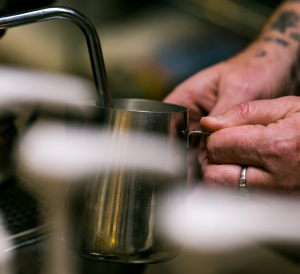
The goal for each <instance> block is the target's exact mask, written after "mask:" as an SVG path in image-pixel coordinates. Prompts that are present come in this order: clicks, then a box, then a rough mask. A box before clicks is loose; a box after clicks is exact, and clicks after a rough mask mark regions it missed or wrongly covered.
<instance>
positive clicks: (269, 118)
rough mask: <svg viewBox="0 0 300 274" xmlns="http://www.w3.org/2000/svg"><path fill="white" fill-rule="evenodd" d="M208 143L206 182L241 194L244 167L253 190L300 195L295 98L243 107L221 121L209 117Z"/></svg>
mask: <svg viewBox="0 0 300 274" xmlns="http://www.w3.org/2000/svg"><path fill="white" fill-rule="evenodd" d="M200 126H201V128H202V129H203V130H205V131H209V132H214V133H213V134H212V135H211V136H210V137H209V138H208V140H207V158H205V159H204V161H203V162H202V173H203V177H204V180H205V182H206V183H207V184H208V185H213V186H214V187H215V188H233V189H235V191H236V189H237V184H238V179H239V176H240V171H241V165H246V166H249V167H248V169H247V176H246V177H247V187H248V189H249V191H250V193H251V194H253V192H254V193H255V191H256V190H273V191H280V192H285V193H289V194H292V195H295V196H298V195H299V194H300V179H299V178H300V156H299V155H300V98H299V97H294V96H288V97H282V98H279V99H273V100H260V101H254V102H247V103H241V104H238V105H236V106H234V107H232V108H231V109H229V110H228V111H226V112H224V113H223V114H222V115H221V116H218V117H204V118H202V119H201V121H200Z"/></svg>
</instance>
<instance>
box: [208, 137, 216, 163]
mask: <svg viewBox="0 0 300 274" xmlns="http://www.w3.org/2000/svg"><path fill="white" fill-rule="evenodd" d="M206 149H207V159H208V160H209V162H211V163H214V162H215V161H216V160H217V147H216V143H215V141H214V140H213V138H212V136H210V137H209V141H208V142H207V145H206Z"/></svg>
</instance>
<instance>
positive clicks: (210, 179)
mask: <svg viewBox="0 0 300 274" xmlns="http://www.w3.org/2000/svg"><path fill="white" fill-rule="evenodd" d="M203 180H204V182H205V183H207V184H213V183H215V182H216V173H215V172H214V171H212V169H207V170H206V171H205V173H204V174H203Z"/></svg>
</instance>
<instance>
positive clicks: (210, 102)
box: [164, 43, 293, 130]
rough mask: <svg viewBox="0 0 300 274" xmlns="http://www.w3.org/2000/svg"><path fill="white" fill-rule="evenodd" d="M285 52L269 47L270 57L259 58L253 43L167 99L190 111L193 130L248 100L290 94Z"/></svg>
mask: <svg viewBox="0 0 300 274" xmlns="http://www.w3.org/2000/svg"><path fill="white" fill-rule="evenodd" d="M280 50H282V49H279V50H278V49H277V48H274V45H269V47H268V52H267V53H266V56H263V57H259V56H257V54H258V52H259V51H260V44H259V43H257V44H253V45H252V46H251V47H249V48H248V49H247V50H246V51H244V52H242V53H241V54H239V55H238V56H236V57H234V58H232V59H230V60H228V61H225V62H222V63H219V64H217V65H215V66H212V67H210V68H208V69H205V70H203V71H200V72H199V73H197V74H195V75H194V76H192V77H191V78H189V79H188V80H186V81H185V82H183V83H182V84H180V85H179V86H178V87H176V88H175V90H174V91H173V92H172V93H171V94H170V95H169V96H168V97H166V98H165V99H164V101H165V102H167V103H172V104H178V105H182V106H185V107H187V108H189V110H190V113H189V115H190V120H189V122H190V129H191V130H193V129H196V128H198V127H199V121H200V119H201V118H202V117H203V116H206V115H208V114H209V115H211V116H216V115H219V114H221V113H222V112H224V111H226V110H227V109H229V108H230V107H232V106H234V105H236V104H238V103H241V102H246V101H253V100H258V99H272V98H277V97H279V96H284V95H290V94H291V91H292V90H293V88H292V82H291V74H290V71H291V64H292V62H293V61H292V60H291V59H290V58H287V57H286V56H284V58H283V54H282V52H280Z"/></svg>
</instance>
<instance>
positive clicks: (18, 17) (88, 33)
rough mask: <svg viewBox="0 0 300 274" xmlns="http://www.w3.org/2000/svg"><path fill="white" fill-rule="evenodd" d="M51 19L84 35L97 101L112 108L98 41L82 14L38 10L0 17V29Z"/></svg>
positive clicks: (55, 10) (87, 20)
mask: <svg viewBox="0 0 300 274" xmlns="http://www.w3.org/2000/svg"><path fill="white" fill-rule="evenodd" d="M53 19H65V20H69V21H71V22H73V23H75V24H76V25H77V26H78V27H79V28H80V29H81V30H82V32H83V33H84V35H85V37H86V41H87V45H88V49H89V54H90V60H91V65H92V69H93V74H94V81H95V85H96V89H97V95H98V99H99V101H100V104H102V106H104V107H110V108H112V107H113V105H112V100H111V96H110V91H109V87H108V80H107V75H106V70H105V64H104V60H103V55H102V50H101V44H100V40H99V37H98V34H97V31H96V29H95V27H94V26H93V24H92V23H91V21H90V20H89V19H88V18H87V17H86V16H84V15H83V14H82V13H80V12H78V11H76V10H74V9H71V8H68V7H51V8H46V9H38V10H33V11H28V12H24V13H19V14H14V15H10V16H4V17H0V29H9V28H14V27H19V26H24V25H28V24H33V23H37V22H42V21H47V20H53Z"/></svg>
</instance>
